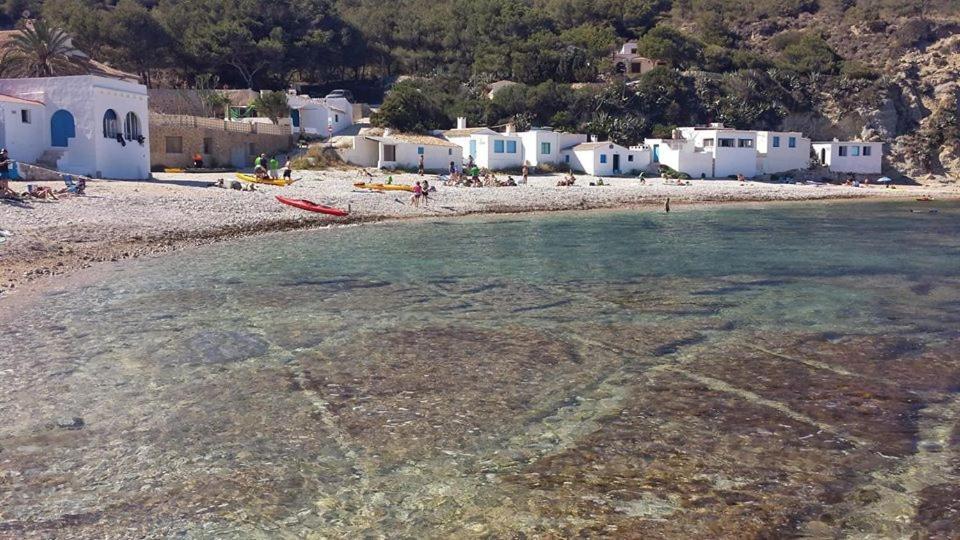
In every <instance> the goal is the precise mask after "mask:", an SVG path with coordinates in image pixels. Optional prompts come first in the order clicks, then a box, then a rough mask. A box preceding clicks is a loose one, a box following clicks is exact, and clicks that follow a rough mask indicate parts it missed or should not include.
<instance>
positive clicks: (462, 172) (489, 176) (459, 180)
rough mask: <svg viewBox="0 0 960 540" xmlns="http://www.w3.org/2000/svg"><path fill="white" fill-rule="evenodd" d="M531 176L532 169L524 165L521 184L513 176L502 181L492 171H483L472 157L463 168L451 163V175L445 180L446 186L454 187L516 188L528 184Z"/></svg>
mask: <svg viewBox="0 0 960 540" xmlns="http://www.w3.org/2000/svg"><path fill="white" fill-rule="evenodd" d="M481 174H482V176H481ZM529 174H530V168H529V166H528V165H526V164H524V165H523V168H522V169H521V175H522V176H521V181H520V182H517V181H516V180H515V179H514V178H513V176H507V179H506V180H502V179H500V178H498V177H497V175H496V174H494V173H493V172H492V171H490V170H487V169H483V170H481V169H480V167H478V166H477V164H476V163H475V162H474V161H473V156H470V158H469V159H468V161H467V163H466V165H464V166H463V167H458V166H457V164H456V162H454V161H451V162H450V170H449V175H448V176H447V177H446V178H445V179H443V180H444V185H447V186H454V187H516V186H518V185H521V184H526V183H527V177H528V175H529Z"/></svg>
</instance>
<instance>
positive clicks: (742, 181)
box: [737, 174, 747, 186]
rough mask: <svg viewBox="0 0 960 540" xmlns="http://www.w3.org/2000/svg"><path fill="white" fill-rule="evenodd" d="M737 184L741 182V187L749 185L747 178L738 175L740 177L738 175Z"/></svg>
mask: <svg viewBox="0 0 960 540" xmlns="http://www.w3.org/2000/svg"><path fill="white" fill-rule="evenodd" d="M737 182H740V185H741V186H742V185H745V184H746V183H747V177H745V176H743V175H742V174H738V175H737Z"/></svg>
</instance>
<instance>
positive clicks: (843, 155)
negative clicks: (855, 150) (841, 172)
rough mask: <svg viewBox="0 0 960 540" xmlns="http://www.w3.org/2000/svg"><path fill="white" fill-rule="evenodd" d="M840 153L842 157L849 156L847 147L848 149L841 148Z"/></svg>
mask: <svg viewBox="0 0 960 540" xmlns="http://www.w3.org/2000/svg"><path fill="white" fill-rule="evenodd" d="M838 153H839V155H840V157H846V156H847V147H846V146H841V147H840V148H839V149H838Z"/></svg>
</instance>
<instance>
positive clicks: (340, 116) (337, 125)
mask: <svg viewBox="0 0 960 540" xmlns="http://www.w3.org/2000/svg"><path fill="white" fill-rule="evenodd" d="M287 101H288V103H289V105H290V124H291V127H292V129H293V134H294V135H313V136H319V137H331V136H334V135H337V134H339V133H342V132H343V131H344V130H346V129H347V128H349V127H350V126H352V125H353V124H354V117H355V116H356V115H355V112H354V108H355V107H356V105H354V104H353V103H352V102H350V100H349V99H348V98H347V97H346V96H344V95H341V94H331V95H328V96H327V97H325V98H311V97H310V96H304V95H295V94H291V95H289V96H288V97H287Z"/></svg>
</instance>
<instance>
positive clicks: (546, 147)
mask: <svg viewBox="0 0 960 540" xmlns="http://www.w3.org/2000/svg"><path fill="white" fill-rule="evenodd" d="M540 153H541V154H543V155H550V143H548V142H542V143H540Z"/></svg>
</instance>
